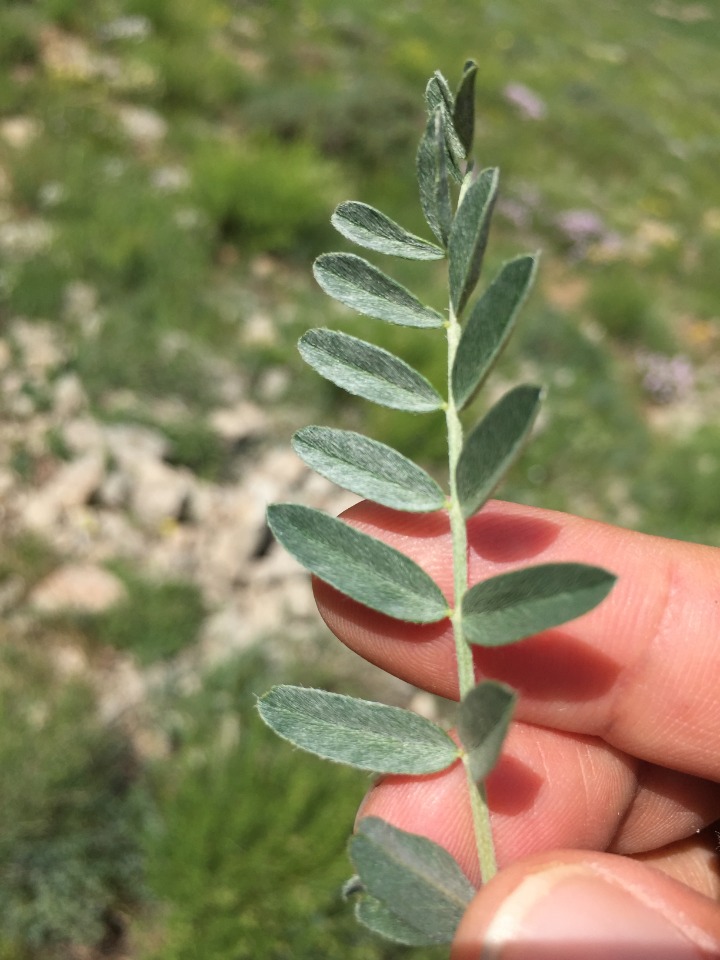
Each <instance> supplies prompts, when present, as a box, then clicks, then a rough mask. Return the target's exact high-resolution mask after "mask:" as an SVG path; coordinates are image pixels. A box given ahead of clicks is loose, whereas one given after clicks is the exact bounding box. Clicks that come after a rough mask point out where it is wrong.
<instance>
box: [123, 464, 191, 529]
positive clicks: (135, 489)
mask: <svg viewBox="0 0 720 960" xmlns="http://www.w3.org/2000/svg"><path fill="white" fill-rule="evenodd" d="M126 473H127V476H128V478H129V483H130V497H129V506H130V510H131V511H132V513H133V514H134V516H135V517H136V518H137V520H139V522H140V523H142V524H143V525H144V526H146V527H149V528H152V529H157V528H158V527H160V526H161V525H162V524H163V523H164V522H165V521H167V520H179V519H180V518H181V516H182V515H183V513H184V512H185V511H186V509H187V505H188V500H189V499H190V496H191V493H192V490H193V476H192V474H191V473H190V471H189V470H175V469H173V468H172V467H169V466H168V465H167V464H165V463H162V462H161V461H156V460H151V459H149V458H146V459H144V460H138V461H137V462H136V463H134V464H132V465H131V466H130V467H127V466H126Z"/></svg>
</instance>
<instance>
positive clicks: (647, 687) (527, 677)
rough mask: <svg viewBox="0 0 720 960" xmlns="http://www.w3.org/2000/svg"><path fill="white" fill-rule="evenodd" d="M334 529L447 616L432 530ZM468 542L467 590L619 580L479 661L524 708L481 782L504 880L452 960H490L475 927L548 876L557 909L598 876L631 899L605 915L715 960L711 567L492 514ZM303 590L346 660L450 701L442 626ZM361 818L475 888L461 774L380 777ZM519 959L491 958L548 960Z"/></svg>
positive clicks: (467, 927)
mask: <svg viewBox="0 0 720 960" xmlns="http://www.w3.org/2000/svg"><path fill="white" fill-rule="evenodd" d="M344 519H346V520H347V521H348V522H349V523H351V524H353V525H354V526H357V527H358V528H359V529H361V530H363V531H365V532H367V533H370V534H372V535H373V536H376V537H378V538H380V539H382V540H384V541H386V542H387V543H390V544H391V545H392V546H395V547H396V548H397V549H399V550H401V551H402V552H404V553H406V554H407V555H408V556H410V557H412V558H413V559H414V560H415V561H417V563H419V564H420V566H421V567H423V568H424V569H425V570H426V571H427V572H428V573H429V574H430V575H431V576H432V577H433V578H434V579H435V581H436V582H437V583H438V585H439V586H440V587H441V589H442V590H443V592H444V593H445V595H446V596H447V597H448V600H449V601H452V563H451V544H450V534H449V528H448V523H447V519H446V517H445V515H444V514H442V513H437V514H431V515H418V514H402V513H398V512H394V511H391V510H388V509H386V508H383V507H379V506H377V505H375V504H370V503H367V502H363V503H360V504H358V505H356V506H355V507H352V508H351V509H350V510H349V511H347V512H346V513H345V515H344ZM468 537H469V572H470V582H471V584H472V583H475V582H477V581H479V580H483V579H485V578H487V577H489V576H493V575H496V574H498V573H502V572H506V571H509V570H513V569H516V568H518V567H524V566H528V565H530V564H538V563H549V562H558V561H576V562H583V563H591V564H595V565H597V566H601V567H604V568H606V569H608V570H610V571H612V572H613V573H615V574H616V575H617V576H618V581H617V583H616V585H615V587H614V588H613V590H612V591H611V593H610V595H609V597H608V598H607V599H606V600H605V601H603V603H602V604H600V606H598V607H596V608H595V609H594V610H592V611H591V612H590V613H587V614H585V615H584V616H583V617H580V618H578V619H577V620H575V621H573V622H572V623H570V624H567V625H563V626H562V627H560V628H557V629H554V630H549V631H546V632H544V633H542V634H538V635H537V636H535V637H531V638H528V639H527V640H524V641H522V642H521V643H520V644H515V645H512V646H508V647H503V648H497V649H494V650H481V649H479V648H475V649H474V657H475V671H476V678H477V680H480V679H482V678H484V677H493V678H496V679H499V680H503V681H505V682H507V683H510V684H511V685H512V686H513V687H515V688H516V689H517V690H518V691H519V693H520V700H519V705H518V708H517V711H516V715H515V722H514V723H513V725H512V728H511V732H510V734H509V736H508V739H507V742H506V745H505V748H504V751H503V756H502V758H501V760H500V762H499V764H498V766H497V767H496V769H495V770H494V771H493V773H492V774H491V775H490V777H489V779H488V781H487V793H488V800H489V804H490V808H491V814H492V821H493V834H494V838H495V846H496V853H497V859H498V866H499V868H500V873H499V874H498V875H497V877H496V878H495V879H494V880H493V881H492V882H491V883H490V884H488V885H487V886H485V887H483V888H482V889H481V890H480V892H479V894H478V896H477V897H476V899H475V900H474V901H473V903H472V904H471V906H470V909H469V910H468V913H467V916H466V918H465V921H464V922H463V923H462V924H461V926H460V929H459V931H458V934H457V939H456V944H455V946H454V949H453V954H452V956H453V958H454V960H469V958H471V957H479V956H481V954H482V956H483V957H484V956H486V954H485V952H483V951H482V944H483V943H484V942H485V941H486V937H487V931H488V925H489V924H491V923H492V919H493V917H499V916H501V915H504V914H503V910H504V904H507V903H510V902H511V900H512V894H513V891H515V890H516V889H517V888H518V887H519V886H521V885H523V884H524V881H525V880H526V879H527V878H528V877H529V876H535V875H538V876H539V877H540V880H539V881H538V883H540V881H542V883H540V885H541V886H542V885H543V884H544V883H545V878H549V879H548V880H547V886H548V889H550V888H551V887H553V883H554V880H553V878H555V879H557V877H559V876H560V874H559V873H558V867H559V866H560V867H562V868H563V869H564V870H565V869H566V870H569V871H570V874H569V876H570V875H571V880H570V881H568V882H567V883H565V882H563V883H561V884H559V887H558V889H561V890H562V891H563V895H565V894H567V892H568V891H571V892H572V890H574V891H575V894H577V895H578V896H580V894H581V892H582V883H581V882H580V880H578V879H576V878H577V877H580V878H582V877H583V876H585V875H586V874H587V875H588V876H591V877H592V878H594V880H597V879H598V877H600V878H601V880H602V884H605V886H607V884H608V883H609V884H610V886H612V885H613V884H614V885H615V887H617V888H618V889H620V890H623V891H625V890H631V891H634V892H633V893H631V894H628V896H627V897H624V899H623V900H622V901H618V903H619V902H622V903H623V904H631V905H632V904H633V903H635V902H636V901H637V904H640V906H638V911H639V912H638V917H640V916H641V914H642V910H650V911H651V913H652V911H655V912H656V913H657V911H659V912H660V913H659V914H658V916H659V915H660V914H662V916H664V917H669V918H670V919H671V920H672V923H673V924H676V925H677V929H678V930H679V931H681V936H682V937H683V938H686V939H687V942H688V943H690V944H691V946H692V949H693V950H695V949H697V951H698V952H697V954H695V953H693V954H692V955H693V956H695V955H697V956H702V957H711V956H712V957H720V908H718V905H717V900H718V898H720V856H718V842H719V841H718V836H717V834H716V833H715V831H714V830H713V829H712V824H713V823H714V822H715V821H716V820H717V819H718V818H719V817H720V695H719V694H718V689H719V687H720V642H719V640H718V636H719V634H720V550H717V549H715V548H711V547H707V546H701V545H697V544H686V543H681V542H679V541H671V540H665V539H661V538H658V537H650V536H646V535H643V534H638V533H633V532H630V531H627V530H622V529H619V528H615V527H611V526H608V525H605V524H601V523H597V522H594V521H589V520H583V519H579V518H577V517H573V516H568V515H566V514H560V513H556V512H552V511H546V510H538V509H534V508H530V507H525V506H520V505H516V504H507V503H500V502H491V503H489V504H487V505H486V506H485V507H484V509H483V510H482V511H481V513H480V514H479V515H477V516H476V517H474V518H472V519H471V520H470V521H469V524H468ZM314 589H315V596H316V600H317V603H318V607H319V609H320V612H321V614H322V616H323V618H324V619H325V621H326V623H327V624H328V626H329V627H330V628H331V630H333V632H334V633H335V634H336V635H337V636H338V637H339V638H340V639H341V640H342V641H343V642H344V643H345V644H346V645H347V646H349V647H350V648H351V649H353V650H354V651H356V652H357V653H358V654H360V655H361V656H362V657H364V658H365V659H366V660H369V661H370V662H372V663H374V664H376V665H377V666H379V667H381V668H382V669H383V670H386V671H388V672H389V673H392V674H394V675H396V676H398V677H401V678H402V679H404V680H407V681H409V682H410V683H412V684H415V685H416V686H418V687H420V688H422V689H425V690H428V691H430V692H432V693H434V694H438V695H440V696H443V697H448V698H452V699H457V680H456V669H455V654H454V644H453V639H452V633H451V630H450V627H449V624H448V623H447V621H445V622H442V623H440V624H430V625H420V626H418V625H413V624H408V623H401V622H399V621H395V620H391V619H390V618H388V617H385V616H383V615H382V614H378V613H375V612H374V611H371V610H368V609H367V608H365V607H362V606H361V605H359V604H357V603H355V602H354V601H352V600H349V599H348V598H346V597H344V596H342V595H340V594H339V593H337V591H335V590H334V589H333V588H331V587H329V586H328V585H327V584H325V583H322V582H319V581H316V582H315V584H314ZM368 815H373V816H379V817H383V818H384V819H386V820H388V821H390V822H391V823H393V824H395V825H396V826H398V827H400V828H402V829H405V830H409V831H411V832H414V833H420V834H424V835H426V836H428V837H430V838H431V839H433V840H435V841H436V842H438V843H440V844H442V845H443V846H445V847H446V848H447V849H448V850H449V851H450V852H451V853H452V854H453V856H454V857H455V858H456V859H457V860H458V862H459V863H460V865H461V866H462V867H463V869H464V870H465V872H466V873H467V875H468V876H469V877H470V878H471V880H473V882H474V883H475V884H476V885H479V881H480V877H479V870H478V864H477V858H476V855H475V852H474V840H473V836H472V828H471V823H470V813H469V807H468V800H467V792H466V786H465V781H464V775H463V773H462V772H461V770H460V769H459V768H458V766H455V767H451V768H450V769H449V770H447V771H443V772H442V773H440V774H435V775H433V776H427V777H400V776H392V777H386V778H384V779H383V780H381V781H380V782H379V783H377V784H376V785H375V786H374V787H373V789H372V790H371V791H370V793H369V794H368V796H367V797H366V798H365V801H364V802H363V805H362V807H361V810H360V813H359V816H360V817H362V816H368ZM553 871H554V872H553ZM583 871H584V872H583ZM594 880H593V882H594ZM551 881H552V882H551ZM606 881H607V883H606ZM578 883H580V886H578ZM602 884H601V885H602ZM556 886H557V885H556ZM543 889H545V887H544V886H543ZM553 889H554V888H553ZM613 889H614V888H613ZM578 891H580V893H578ZM611 893H612V891H611ZM638 898H639V899H638ZM643 898H645V899H644V900H643ZM516 901H517V902H520V901H519V899H518V898H517V897H516V898H515V900H513V901H512V902H513V903H515V902H516ZM640 901H643V903H645V904H650V906H649V907H647V906H642V904H641V903H640ZM614 903H615V901H614V900H613V899H612V896H609V900H608V904H609V907H608V909H609V911H610V913H612V911H613V910H616V912H617V904H616V906H615V907H613V904H614ZM641 906H642V910H641V909H640V907H641ZM572 913H573V911H572V910H569V911H568V917H571V916H572ZM551 915H552V911H550V912H547V911H546V912H545V913H543V916H545V917H548V916H551ZM653 915H654V914H653ZM558 916H560V917H561V918H562V917H563V916H565V914H563V913H559V914H558ZM563 922H564V921H563ZM569 922H570V920H569V919H568V923H569ZM513 929H514V928H513ZM657 929H658V930H659V929H660V927H658V928H657ZM658 935H659V934H658ZM509 936H510V940H511V941H512V940H513V937H515V934H510V935H509ZM528 936H530V935H529V934H528ZM561 939H562V937H561ZM527 943H528V944H529V946H528V949H527V950H525V951H524V952H521V953H517V954H515V953H512V951H511V952H506V948H505V947H502V948H498V949H499V952H497V953H492V956H503V957H505V956H507V957H508V958H510V957H515V956H518V957H529V958H535V957H537V958H538V960H540V957H544V956H546V954H543V953H542V952H538V950H539V948H538V950H535V948H534V947H533V946H532V944H533V943H534V941H533V940H532V938H530V939H529V940H528V941H527ZM488 949H489V948H488ZM507 949H508V950H510V948H509V947H508V948H507ZM553 949H554V951H555V954H556V956H557V957H558V960H560V958H562V957H564V956H565V955H566V954H565V953H563V952H562V950H560V949H558V948H557V944H555V946H554V948H553ZM567 955H568V956H571V955H573V954H572V953H569V954H567ZM621 955H622V956H625V954H624V953H622V951H615V956H616V957H618V958H619V957H620V956H621ZM630 955H632V956H640V954H638V953H637V952H634V953H632V954H628V956H630ZM665 955H667V956H668V957H670V956H671V953H670V952H669V948H668V951H667V952H666V953H665V954H663V956H665ZM487 956H488V957H490V956H491V954H490V953H488V954H487ZM643 956H644V955H643ZM672 956H675V954H672ZM678 956H680V954H678Z"/></svg>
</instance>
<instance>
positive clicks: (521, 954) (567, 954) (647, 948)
mask: <svg viewBox="0 0 720 960" xmlns="http://www.w3.org/2000/svg"><path fill="white" fill-rule="evenodd" d="M700 956H701V952H700V950H699V948H698V947H697V946H696V945H694V944H693V943H692V942H691V941H690V940H689V939H688V938H687V937H686V936H685V934H684V933H683V932H682V931H681V930H679V929H678V927H676V926H675V925H674V924H673V923H672V922H671V921H670V920H669V919H667V917H665V916H664V915H663V914H662V913H660V912H658V911H657V910H655V909H653V908H652V907H650V906H648V905H647V904H645V903H644V902H642V901H641V900H640V899H638V898H637V897H636V896H635V894H634V893H632V892H631V891H629V890H626V889H625V888H623V887H620V886H618V885H616V884H614V883H611V882H610V881H609V880H606V879H605V878H603V877H602V876H600V875H599V874H595V873H593V872H591V871H590V870H588V869H587V868H583V869H578V868H573V867H558V868H556V869H554V870H547V871H545V872H543V873H537V874H533V875H531V876H529V877H528V878H527V879H526V880H524V881H523V882H522V883H521V884H520V885H519V886H518V887H516V888H515V890H514V891H513V893H512V894H511V895H510V896H509V897H508V898H507V900H505V902H504V903H503V905H502V906H501V908H500V910H499V911H498V913H497V914H496V915H495V917H494V918H493V919H492V921H491V923H490V926H489V927H488V929H487V933H486V938H485V944H484V946H483V949H482V953H481V954H480V957H481V960H529V958H532V960H608V958H610V957H612V960H698V958H699V957H700Z"/></svg>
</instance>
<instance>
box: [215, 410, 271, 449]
mask: <svg viewBox="0 0 720 960" xmlns="http://www.w3.org/2000/svg"><path fill="white" fill-rule="evenodd" d="M208 419H209V421H210V426H211V427H212V428H213V430H214V431H215V432H216V433H217V434H218V435H219V436H221V437H222V438H223V440H227V441H228V442H229V443H234V444H236V443H240V442H241V441H243V440H248V439H249V438H250V437H255V436H259V435H262V434H264V433H265V432H266V431H267V427H268V421H267V416H266V414H265V413H263V411H262V410H261V409H260V407H256V406H255V404H253V403H249V402H247V401H245V400H243V401H241V402H240V403H238V404H236V405H235V406H234V407H230V408H225V409H222V410H214V411H213V412H212V413H211V414H210V416H209V418H208Z"/></svg>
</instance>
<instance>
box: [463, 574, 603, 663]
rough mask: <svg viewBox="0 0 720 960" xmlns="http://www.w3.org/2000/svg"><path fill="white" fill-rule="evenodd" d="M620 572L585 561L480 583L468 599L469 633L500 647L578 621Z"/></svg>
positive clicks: (473, 638)
mask: <svg viewBox="0 0 720 960" xmlns="http://www.w3.org/2000/svg"><path fill="white" fill-rule="evenodd" d="M615 579H616V578H615V576H614V575H613V574H611V573H608V572H607V570H602V569H601V568H600V567H591V566H587V565H585V564H581V563H547V564H542V565H540V566H535V567H526V568H525V569H524V570H514V571H513V572H512V573H503V574H501V575H500V576H498V577H492V578H491V579H489V580H484V581H483V582H482V583H476V584H475V586H474V587H471V589H470V590H468V592H467V593H466V594H465V596H464V597H463V601H462V611H463V623H464V626H465V636H466V637H467V640H468V642H469V643H474V644H477V645H479V646H481V647H500V646H504V645H505V644H508V643H515V641H516V640H523V639H524V638H525V637H531V636H533V635H534V634H536V633H540V632H541V631H542V630H549V629H550V628H551V627H557V626H559V625H560V624H561V623H566V622H567V621H569V620H575V618H576V617H580V616H582V615H583V614H584V613H587V612H588V611H589V610H592V609H593V607H596V606H597V605H598V604H599V603H600V602H601V601H602V600H604V599H605V597H606V596H607V595H608V593H609V592H610V590H611V589H612V585H613V584H614V583H615Z"/></svg>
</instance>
